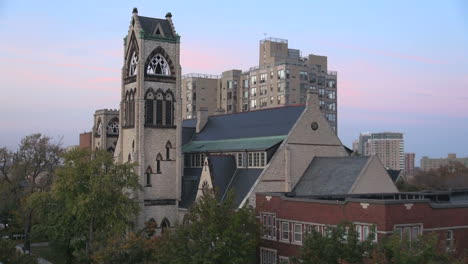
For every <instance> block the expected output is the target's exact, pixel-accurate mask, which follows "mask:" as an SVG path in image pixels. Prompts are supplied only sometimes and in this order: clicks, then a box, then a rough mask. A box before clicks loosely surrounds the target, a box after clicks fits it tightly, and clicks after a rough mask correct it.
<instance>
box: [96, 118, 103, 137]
mask: <svg viewBox="0 0 468 264" xmlns="http://www.w3.org/2000/svg"><path fill="white" fill-rule="evenodd" d="M96 134H97V135H98V136H100V135H101V134H102V122H101V119H99V121H98V125H97V128H96Z"/></svg>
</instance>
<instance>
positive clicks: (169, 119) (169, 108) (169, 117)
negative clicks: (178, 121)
mask: <svg viewBox="0 0 468 264" xmlns="http://www.w3.org/2000/svg"><path fill="white" fill-rule="evenodd" d="M164 103H165V104H166V126H172V125H173V124H174V106H173V103H172V94H170V93H169V94H166V100H165V102H164Z"/></svg>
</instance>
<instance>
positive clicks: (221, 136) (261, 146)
mask: <svg viewBox="0 0 468 264" xmlns="http://www.w3.org/2000/svg"><path fill="white" fill-rule="evenodd" d="M304 109H305V106H304V105H294V106H285V107H278V108H270V109H264V110H257V111H250V112H241V113H236V114H228V115H217V116H210V117H208V121H207V123H206V125H205V127H204V128H203V129H202V131H201V132H200V133H198V134H197V133H194V130H193V128H194V127H195V126H196V122H197V121H196V119H190V120H184V121H183V125H182V126H183V132H182V137H183V148H182V151H183V152H184V153H189V152H229V151H244V150H251V151H255V150H267V149H269V148H271V147H273V146H275V145H277V144H279V143H281V142H282V141H283V140H284V139H285V138H286V136H287V135H288V133H289V131H291V129H292V127H293V126H294V124H295V123H296V121H297V119H298V118H299V116H300V115H301V114H302V112H303V111H304ZM189 138H190V140H189Z"/></svg>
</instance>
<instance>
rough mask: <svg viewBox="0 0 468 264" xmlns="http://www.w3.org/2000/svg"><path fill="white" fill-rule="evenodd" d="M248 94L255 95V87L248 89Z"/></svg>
mask: <svg viewBox="0 0 468 264" xmlns="http://www.w3.org/2000/svg"><path fill="white" fill-rule="evenodd" d="M250 95H251V96H256V95H257V88H255V87H253V88H251V89H250Z"/></svg>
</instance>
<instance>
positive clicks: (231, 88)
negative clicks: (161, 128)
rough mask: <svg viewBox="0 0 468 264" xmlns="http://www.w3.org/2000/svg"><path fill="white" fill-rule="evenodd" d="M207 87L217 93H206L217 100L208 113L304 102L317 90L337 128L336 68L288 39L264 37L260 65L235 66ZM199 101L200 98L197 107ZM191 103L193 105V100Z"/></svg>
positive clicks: (332, 122)
mask: <svg viewBox="0 0 468 264" xmlns="http://www.w3.org/2000/svg"><path fill="white" fill-rule="evenodd" d="M202 76H203V75H202ZM201 78H202V79H203V77H201ZM197 80H200V77H198V79H197ZM190 81H193V78H192V79H191V80H189V79H188V78H186V82H187V83H188V82H190ZM189 89H190V87H189V86H187V85H183V86H182V94H185V93H188V94H190V92H185V91H184V90H189ZM207 90H209V91H215V90H216V93H209V94H207V96H210V97H211V98H210V99H208V98H205V100H206V101H214V100H215V101H216V104H209V105H207V107H208V112H209V113H214V112H215V111H217V112H218V113H236V112H244V111H251V110H257V109H265V108H272V107H278V106H284V105H294V104H304V103H305V101H306V97H307V91H309V90H316V91H317V92H318V94H319V103H320V109H321V111H322V113H323V114H324V115H325V118H326V119H327V121H328V123H329V124H330V127H331V128H332V129H333V130H334V131H335V133H336V132H337V127H338V121H337V112H338V111H337V109H338V105H337V102H338V101H337V73H336V71H328V63H327V57H326V56H318V55H312V54H311V55H308V56H307V57H302V56H301V52H300V51H299V50H297V49H289V48H288V41H287V40H285V39H277V38H267V39H264V40H261V41H260V52H259V65H258V66H255V67H252V68H250V69H249V70H248V71H244V72H243V71H241V70H234V69H233V70H228V71H225V72H223V73H222V74H221V76H220V77H219V80H218V83H217V85H215V83H214V81H213V82H210V86H209V88H208V86H207ZM197 96H198V95H197ZM199 103H200V101H199V99H197V105H196V106H195V109H197V107H198V106H199V105H200V104H199ZM189 104H190V103H189ZM200 106H201V105H200ZM190 107H192V109H194V108H193V104H191V105H190ZM189 116H191V117H193V114H186V115H183V117H184V118H186V119H187V118H188V117H189Z"/></svg>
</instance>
